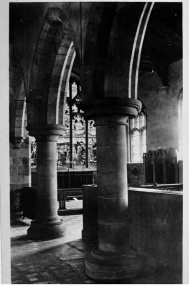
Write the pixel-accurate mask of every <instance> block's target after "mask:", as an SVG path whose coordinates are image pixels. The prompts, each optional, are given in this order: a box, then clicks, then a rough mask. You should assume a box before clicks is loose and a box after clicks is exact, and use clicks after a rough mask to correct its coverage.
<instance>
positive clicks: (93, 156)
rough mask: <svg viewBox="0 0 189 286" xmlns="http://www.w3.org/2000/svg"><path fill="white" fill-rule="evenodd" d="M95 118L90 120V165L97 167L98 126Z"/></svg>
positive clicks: (90, 166)
mask: <svg viewBox="0 0 189 286" xmlns="http://www.w3.org/2000/svg"><path fill="white" fill-rule="evenodd" d="M94 124H95V122H94V120H89V121H88V166H89V168H94V167H96V164H97V145H96V127H95V126H94Z"/></svg>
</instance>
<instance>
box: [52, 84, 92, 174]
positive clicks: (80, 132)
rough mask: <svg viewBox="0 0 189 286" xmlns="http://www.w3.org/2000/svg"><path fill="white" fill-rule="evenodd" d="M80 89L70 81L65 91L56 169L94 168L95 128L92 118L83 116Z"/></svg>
mask: <svg viewBox="0 0 189 286" xmlns="http://www.w3.org/2000/svg"><path fill="white" fill-rule="evenodd" d="M70 91H71V92H70ZM80 91H81V88H80V86H79V84H78V83H77V82H76V81H71V82H70V86H69V90H68V91H67V103H66V110H65V129H64V134H63V136H62V137H61V138H60V139H59V141H58V144H57V152H58V162H57V166H58V169H75V170H84V169H85V168H90V169H92V168H93V169H94V168H96V163H97V158H96V128H95V126H94V121H93V120H87V119H85V118H84V116H83V115H84V112H83V111H82V110H81V109H80V106H79V104H80V101H81V98H80Z"/></svg>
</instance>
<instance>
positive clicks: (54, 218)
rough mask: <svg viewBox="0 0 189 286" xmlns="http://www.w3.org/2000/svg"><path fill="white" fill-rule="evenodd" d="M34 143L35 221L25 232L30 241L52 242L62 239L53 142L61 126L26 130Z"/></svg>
mask: <svg viewBox="0 0 189 286" xmlns="http://www.w3.org/2000/svg"><path fill="white" fill-rule="evenodd" d="M27 129H28V130H29V135H31V136H34V137H35V138H36V141H37V177H38V188H37V197H36V214H35V220H34V221H32V222H31V226H30V227H29V229H28V233H27V234H28V237H29V238H31V239H53V238H58V237H61V236H63V235H64V232H65V231H64V227H63V222H62V221H61V220H60V218H59V216H58V215H57V209H58V205H57V158H56V142H57V140H58V137H59V136H60V135H62V131H63V126H59V125H46V126H43V127H36V126H35V127H34V126H32V127H27Z"/></svg>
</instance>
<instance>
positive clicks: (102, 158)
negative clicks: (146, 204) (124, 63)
mask: <svg viewBox="0 0 189 286" xmlns="http://www.w3.org/2000/svg"><path fill="white" fill-rule="evenodd" d="M139 109H140V102H139V101H138V100H135V99H121V98H111V99H110V98H109V99H108V98H106V99H105V98H104V99H103V100H101V101H99V102H96V103H95V104H90V103H89V104H86V105H85V112H86V114H87V115H88V116H91V117H92V118H94V119H95V124H96V128H97V192H98V239H99V240H98V248H97V249H94V250H93V251H92V252H91V254H90V255H89V256H88V257H87V258H86V261H85V270H86V274H87V275H88V276H89V277H91V278H93V279H96V280H100V281H102V280H104V281H116V280H122V279H128V278H131V277H133V276H135V275H136V274H137V273H138V271H139V269H140V261H139V260H138V259H137V257H136V253H135V252H133V251H131V249H130V246H129V216H128V184H127V142H126V139H127V136H126V130H127V129H126V121H127V119H128V117H129V116H130V115H137V114H138V110H139Z"/></svg>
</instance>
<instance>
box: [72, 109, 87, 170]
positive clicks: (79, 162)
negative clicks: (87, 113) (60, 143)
mask: <svg viewBox="0 0 189 286" xmlns="http://www.w3.org/2000/svg"><path fill="white" fill-rule="evenodd" d="M72 136H73V137H72V138H73V148H72V159H73V166H74V168H76V169H78V168H81V167H83V168H84V166H85V164H86V162H85V160H86V137H85V136H86V133H85V119H84V117H83V116H81V115H80V114H76V115H74V117H73V120H72Z"/></svg>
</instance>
